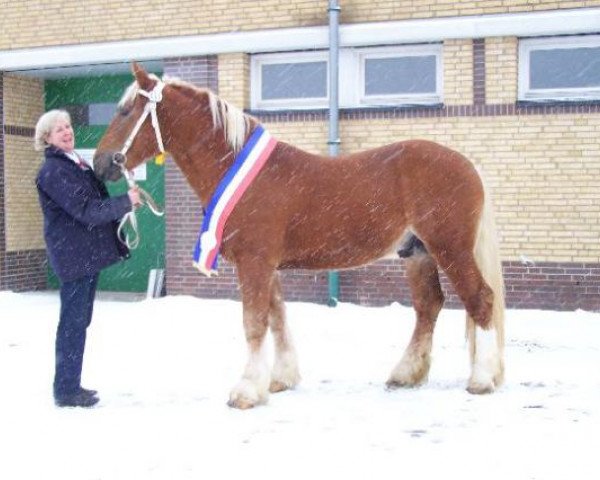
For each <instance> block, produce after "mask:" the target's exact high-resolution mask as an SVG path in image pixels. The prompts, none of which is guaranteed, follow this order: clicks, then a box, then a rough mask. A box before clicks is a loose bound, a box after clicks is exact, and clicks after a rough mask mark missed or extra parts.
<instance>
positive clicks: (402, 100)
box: [250, 43, 444, 111]
mask: <svg viewBox="0 0 600 480" xmlns="http://www.w3.org/2000/svg"><path fill="white" fill-rule="evenodd" d="M426 55H434V56H435V57H436V64H435V65H436V66H435V68H436V82H435V83H436V90H435V92H434V93H430V94H427V93H425V94H423V93H418V94H401V95H398V94H390V95H365V94H364V88H365V64H366V63H365V62H366V60H368V59H371V58H394V57H406V56H426ZM314 61H324V62H325V63H326V64H327V86H326V89H327V97H325V98H298V99H281V100H279V99H278V100H263V99H262V98H261V94H262V69H261V67H262V65H265V64H273V63H301V62H314ZM328 64H329V52H328V51H327V50H319V51H310V52H306V51H302V52H297V51H296V52H279V53H260V54H255V55H252V57H251V61H250V72H251V74H250V79H251V84H250V91H251V94H250V108H251V109H252V110H273V111H277V110H294V109H327V108H328V106H329V68H328ZM339 76H340V79H343V81H340V86H339V92H338V98H339V104H340V108H368V107H411V106H435V105H439V104H441V103H442V101H443V91H444V87H443V44H442V43H428V44H415V45H394V46H380V47H360V48H341V49H340V51H339Z"/></svg>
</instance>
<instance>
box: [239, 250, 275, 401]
mask: <svg viewBox="0 0 600 480" xmlns="http://www.w3.org/2000/svg"><path fill="white" fill-rule="evenodd" d="M237 270H238V280H239V284H240V290H241V293H242V304H243V312H244V333H245V336H246V342H247V344H248V362H247V363H246V368H245V369H244V373H243V375H242V378H241V379H240V381H239V382H238V383H237V385H235V386H234V387H233V390H232V391H231V393H230V395H229V402H228V405H229V406H230V407H234V408H241V409H246V408H252V407H254V406H256V405H261V404H264V403H266V402H267V400H268V397H269V382H270V375H269V368H268V364H267V356H266V352H265V336H266V333H267V328H268V325H269V306H270V299H271V281H272V277H273V272H274V269H273V268H270V267H268V266H266V265H259V264H258V262H257V261H256V259H254V263H253V262H248V263H238V264H237Z"/></svg>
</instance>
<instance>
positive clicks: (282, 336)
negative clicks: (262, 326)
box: [269, 272, 300, 393]
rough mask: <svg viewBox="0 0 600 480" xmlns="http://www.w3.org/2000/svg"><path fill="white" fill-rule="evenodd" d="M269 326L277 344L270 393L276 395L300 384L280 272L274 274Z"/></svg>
mask: <svg viewBox="0 0 600 480" xmlns="http://www.w3.org/2000/svg"><path fill="white" fill-rule="evenodd" d="M269 325H270V328H271V333H272V334H273V341H274V343H275V362H274V363H273V370H272V372H271V384H270V386H269V391H270V392H271V393H275V392H281V391H284V390H288V389H290V388H294V387H295V386H296V385H297V384H298V383H299V382H300V373H299V372H298V360H297V357H296V350H295V349H294V344H293V342H292V336H291V334H290V331H289V328H288V325H287V322H286V320H285V304H284V303H283V295H282V292H281V281H280V279H279V273H278V272H275V273H274V274H273V281H272V283H271V302H270V306H269Z"/></svg>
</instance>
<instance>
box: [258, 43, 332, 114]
mask: <svg viewBox="0 0 600 480" xmlns="http://www.w3.org/2000/svg"><path fill="white" fill-rule="evenodd" d="M251 68H252V108H272V109H281V108H306V107H326V106H327V98H328V74H327V73H328V72H327V52H309V53H307V52H300V53H286V54H273V55H256V56H254V57H253V58H252V67H251Z"/></svg>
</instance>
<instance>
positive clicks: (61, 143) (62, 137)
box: [46, 119, 75, 153]
mask: <svg viewBox="0 0 600 480" xmlns="http://www.w3.org/2000/svg"><path fill="white" fill-rule="evenodd" d="M46 142H47V143H49V144H50V145H54V146H55V147H58V148H60V149H61V150H62V151H64V152H67V153H71V152H72V151H73V150H74V148H75V135H74V134H73V127H71V124H70V123H69V122H68V121H67V120H63V119H59V120H58V121H57V122H56V123H55V124H54V126H53V127H52V130H50V133H49V134H48V137H47V138H46Z"/></svg>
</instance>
